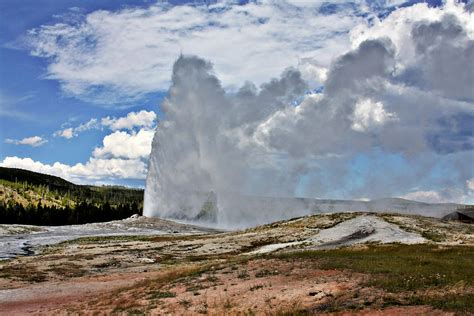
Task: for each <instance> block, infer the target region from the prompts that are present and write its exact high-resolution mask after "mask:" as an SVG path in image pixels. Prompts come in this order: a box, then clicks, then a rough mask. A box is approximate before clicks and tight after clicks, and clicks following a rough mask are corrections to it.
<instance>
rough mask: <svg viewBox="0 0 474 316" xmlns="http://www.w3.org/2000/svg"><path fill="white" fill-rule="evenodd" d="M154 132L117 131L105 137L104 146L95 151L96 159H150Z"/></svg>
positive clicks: (145, 130) (141, 130) (143, 130)
mask: <svg viewBox="0 0 474 316" xmlns="http://www.w3.org/2000/svg"><path fill="white" fill-rule="evenodd" d="M154 134H155V131H154V130H149V129H140V130H139V131H138V132H137V133H136V132H130V133H129V132H125V131H115V132H113V133H112V134H110V135H107V136H105V137H104V140H103V146H102V147H97V148H95V149H94V152H93V156H94V157H96V158H110V157H112V158H126V159H139V158H143V159H145V158H148V156H149V154H150V151H151V142H152V140H153V135H154Z"/></svg>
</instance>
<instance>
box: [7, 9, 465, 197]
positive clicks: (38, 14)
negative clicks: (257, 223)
mask: <svg viewBox="0 0 474 316" xmlns="http://www.w3.org/2000/svg"><path fill="white" fill-rule="evenodd" d="M472 8H474V5H472V4H471V3H469V1H464V2H459V3H458V2H455V1H448V2H446V3H445V2H443V1H403V0H372V1H369V0H365V1H363V0H358V1H320V0H312V1H307V0H286V1H285V0H278V1H277V0H275V1H195V0H193V1H178V0H173V1H171V0H170V1H147V0H110V1H106V0H94V1H92V0H63V1H54V0H22V1H17V0H3V1H1V2H0V43H1V46H0V164H1V165H3V166H8V167H19V168H25V169H31V170H35V171H40V172H44V173H50V174H55V175H59V176H61V177H64V178H67V179H69V180H71V181H74V182H77V183H116V184H124V185H129V186H144V184H145V177H146V172H147V166H148V156H149V154H150V151H151V142H152V139H153V135H154V130H155V128H156V126H157V124H158V121H164V122H166V121H167V120H168V121H169V120H170V119H169V118H170V117H172V118H173V119H174V122H177V123H179V122H181V120H183V121H186V122H191V121H192V122H194V123H196V124H197V125H198V126H201V125H203V126H209V125H208V124H206V123H205V122H206V121H205V120H204V119H202V120H199V119H197V117H199V118H202V117H204V115H201V114H200V113H207V112H206V111H207V110H203V109H205V108H206V107H205V106H204V108H202V107H201V106H202V104H197V105H196V107H191V105H189V104H193V102H190V103H189V104H187V105H182V104H181V103H180V102H182V100H183V99H187V98H189V97H190V96H191V97H193V100H202V103H206V104H207V103H209V104H210V105H206V106H207V109H213V110H214V108H213V105H212V104H213V103H214V102H215V101H209V100H207V99H203V97H202V96H201V94H202V93H203V91H206V93H207V95H211V96H216V97H219V96H220V95H221V94H222V103H226V104H227V103H228V104H229V108H232V109H233V110H227V111H225V112H219V111H217V112H212V115H213V117H215V115H220V117H222V120H221V121H220V122H222V123H221V124H219V125H216V126H214V127H215V128H214V129H208V128H207V129H203V128H201V130H199V129H195V130H194V132H193V133H195V134H196V135H198V134H199V135H202V136H203V137H212V136H211V135H213V134H212V133H218V134H219V135H224V136H223V137H221V138H222V143H226V144H227V145H229V144H231V146H230V147H232V148H230V147H229V148H227V147H225V148H217V147H216V148H214V149H213V150H218V149H225V150H226V151H227V152H229V153H231V152H232V153H234V154H235V157H238V158H239V159H240V161H244V162H245V163H246V164H252V166H261V167H260V168H252V176H251V177H250V176H249V177H247V179H249V178H252V181H251V182H252V184H251V185H249V186H248V187H249V188H255V187H256V186H258V187H259V188H266V189H265V190H263V189H262V190H261V192H260V191H259V192H257V193H259V194H268V195H272V194H278V195H299V196H311V197H322V198H324V197H326V198H357V199H364V198H377V197H383V196H388V195H390V196H401V197H407V198H412V199H417V200H421V201H423V200H427V201H433V202H447V201H454V202H467V203H474V168H473V164H472V161H473V158H474V157H473V148H474V140H473V123H474V111H473V107H474V92H473V90H474V86H473V76H474V75H473V72H474V69H473V62H472V61H473V57H474V44H473V39H474V27H473V18H472V13H471V12H472V11H473V9H472ZM181 54H183V55H184V56H191V55H192V56H199V58H200V59H192V58H188V59H184V60H182V63H181V64H179V63H177V64H174V63H175V61H176V60H177V58H178V57H179V56H180V55H181ZM200 61H205V62H206V63H207V64H206V65H205V66H202V64H200ZM173 65H174V66H175V67H174V71H175V72H174V77H173V78H174V79H173V80H172V75H173ZM203 67H204V68H203ZM183 74H184V76H187V77H188V78H189V77H193V76H194V75H196V74H197V75H196V76H197V77H196V78H198V79H199V80H201V79H203V78H208V76H211V77H212V78H215V80H214V79H213V80H214V81H217V82H218V83H217V86H216V87H214V86H212V87H211V86H209V85H204V86H199V85H197V86H192V87H189V86H187V83H186V82H184V81H186V80H185V79H180V76H182V75H183ZM203 76H204V77H203ZM206 80H207V79H203V81H206ZM183 82H184V83H183ZM183 85H184V87H185V88H186V92H180V91H182V89H184V87H183ZM170 86H171V87H172V88H171V90H169V89H170ZM173 89H174V90H173ZM219 89H221V90H222V91H223V92H222V91H221V90H219ZM169 91H171V92H172V91H175V92H176V91H177V92H176V93H175V94H174V95H173V94H172V93H171V95H172V96H171V97H170V93H169ZM216 91H217V92H216ZM219 91H221V92H219ZM180 93H181V94H183V93H184V94H183V95H180ZM249 95H250V96H249ZM167 96H168V98H167ZM180 98H181V99H180ZM165 99H168V101H167V102H165V103H166V104H167V105H166V104H163V101H164V100H165ZM180 100H181V101H180ZM173 105H174V106H176V107H181V108H182V109H185V110H186V115H185V114H180V113H176V112H173V111H174V110H173V109H171V110H170V109H166V106H168V107H171V108H172V107H173ZM239 106H240V107H239ZM196 109H197V112H194V111H196ZM255 109H259V110H258V111H255ZM209 113H211V112H209ZM167 115H168V117H167ZM175 125H179V124H175ZM211 125H212V124H211ZM188 127H189V126H188ZM193 128H195V125H193ZM180 132H181V130H175V129H173V128H168V130H167V132H166V133H164V134H163V137H168V139H169V141H170V142H173V141H174V140H175V139H176V138H177V137H178V136H177V135H179V133H180ZM209 133H211V134H209ZM227 135H232V137H230V136H229V137H227ZM221 138H219V139H221ZM236 148H237V149H236ZM234 150H235V152H234ZM210 152H211V153H212V151H210ZM179 153H180V154H181V152H179ZM181 156H182V157H185V156H186V153H184V154H182V155H181ZM190 157H191V156H190ZM256 157H260V158H258V159H257V158H256ZM261 157H265V158H261ZM268 157H273V158H272V159H269V158H268ZM275 157H276V158H275ZM224 158H225V159H226V161H228V159H229V157H223V158H222V159H224ZM183 159H184V158H183ZM209 161H211V162H213V163H215V164H216V165H218V164H219V163H220V161H217V160H216V161H213V160H212V159H211V160H209ZM178 162H179V161H178ZM240 167H241V166H240ZM215 168H217V167H215ZM236 168H237V169H236V170H240V169H238V166H236ZM183 170H184V169H183ZM216 170H217V169H216ZM275 170H277V171H279V172H280V173H278V172H275ZM282 170H285V172H282ZM207 171H208V172H210V173H212V172H214V171H215V170H214V169H213V170H207ZM218 171H219V174H220V170H218ZM246 171H249V170H248V169H246ZM216 172H217V171H216ZM282 173H284V177H283V176H282ZM222 175H223V176H227V175H224V174H222ZM272 177H274V178H272ZM217 178H218V177H217ZM283 178H284V180H282V179H283ZM262 179H266V180H265V181H263V180H262ZM268 179H272V181H273V183H282V185H281V186H280V187H274V186H272V185H269V182H268ZM188 180H189V179H188ZM216 181H217V182H216V183H215V184H220V183H219V181H218V180H216ZM247 182H249V181H245V185H246V186H247V185H248V183H247ZM242 183H243V182H242V181H237V182H235V185H242ZM226 184H227V183H226ZM229 185H230V184H229ZM229 189H232V186H230V187H229Z"/></svg>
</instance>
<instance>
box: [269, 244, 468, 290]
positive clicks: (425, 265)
mask: <svg viewBox="0 0 474 316" xmlns="http://www.w3.org/2000/svg"><path fill="white" fill-rule="evenodd" d="M277 257H279V258H303V259H304V258H306V259H317V260H318V261H319V262H320V264H319V266H320V267H321V268H323V269H349V270H353V271H356V272H361V273H368V274H373V277H372V278H371V279H372V280H371V281H369V283H370V284H369V285H373V286H378V287H381V288H383V289H384V290H387V291H390V292H400V291H413V290H421V289H427V288H430V287H442V286H454V285H455V284H456V283H458V282H460V281H463V282H466V284H467V285H474V269H473V268H472V263H473V262H474V251H473V249H472V247H468V246H451V247H442V248H441V247H438V246H435V245H425V244H422V245H399V244H392V245H380V246H377V245H369V246H368V247H367V248H366V249H362V250H361V249H357V250H355V249H350V248H343V249H334V250H327V251H302V252H294V253H285V254H280V255H277Z"/></svg>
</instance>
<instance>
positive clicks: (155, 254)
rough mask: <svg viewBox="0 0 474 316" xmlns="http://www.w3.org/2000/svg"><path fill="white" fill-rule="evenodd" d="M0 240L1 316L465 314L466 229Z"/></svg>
mask: <svg viewBox="0 0 474 316" xmlns="http://www.w3.org/2000/svg"><path fill="white" fill-rule="evenodd" d="M0 233H1V237H0V243H1V247H2V249H1V250H2V253H1V255H2V257H3V258H4V260H3V261H0V314H1V315H18V314H25V313H33V314H48V315H49V314H55V313H56V314H64V313H72V314H83V313H86V314H110V313H115V314H125V315H127V314H133V315H138V314H152V315H162V314H185V315H194V314H213V315H215V314H263V315H266V314H325V313H327V314H334V313H336V314H337V313H342V314H344V313H347V314H361V315H400V314H429V315H445V314H461V315H462V314H473V313H474V305H473V304H474V303H473V302H474V267H473V265H472V262H474V261H473V260H474V227H473V226H472V225H470V224H463V223H458V222H444V221H441V220H439V219H435V218H429V217H421V216H407V215H394V214H371V213H337V214H322V215H312V216H307V217H301V218H296V219H292V220H288V221H281V222H276V223H272V224H268V225H263V226H259V227H256V228H251V229H247V230H241V231H233V232H222V231H216V230H211V229H206V228H200V227H196V226H191V225H184V224H177V223H173V222H170V221H164V220H158V219H149V218H145V217H138V218H130V219H127V220H123V221H116V222H109V223H103V224H91V225H82V226H65V227H57V228H51V227H33V226H20V225H9V226H0ZM22 253H23V254H28V255H21V254H22ZM15 256H16V257H15Z"/></svg>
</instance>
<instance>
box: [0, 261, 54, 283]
mask: <svg viewBox="0 0 474 316" xmlns="http://www.w3.org/2000/svg"><path fill="white" fill-rule="evenodd" d="M0 278H5V279H17V280H21V281H26V282H44V281H46V280H47V273H45V272H44V271H39V270H38V269H37V268H36V267H34V266H30V265H26V264H9V265H5V266H3V267H0Z"/></svg>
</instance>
